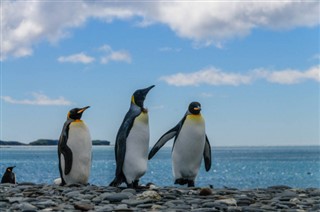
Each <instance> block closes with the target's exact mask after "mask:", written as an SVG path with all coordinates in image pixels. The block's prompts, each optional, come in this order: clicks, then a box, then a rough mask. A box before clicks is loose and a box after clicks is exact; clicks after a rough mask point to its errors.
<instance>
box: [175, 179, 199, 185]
mask: <svg viewBox="0 0 320 212" xmlns="http://www.w3.org/2000/svg"><path fill="white" fill-rule="evenodd" d="M174 184H179V185H185V184H188V187H194V180H188V179H183V178H179V179H176V181H174Z"/></svg>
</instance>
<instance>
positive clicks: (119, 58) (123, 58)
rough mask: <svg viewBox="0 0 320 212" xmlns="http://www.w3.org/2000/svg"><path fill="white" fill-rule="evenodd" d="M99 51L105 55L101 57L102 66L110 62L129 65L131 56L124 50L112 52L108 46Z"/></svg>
mask: <svg viewBox="0 0 320 212" xmlns="http://www.w3.org/2000/svg"><path fill="white" fill-rule="evenodd" d="M99 50H100V51H103V52H105V53H106V55H105V56H103V57H101V60H100V62H101V63H102V64H107V63H109V62H110V61H115V62H126V63H131V55H130V53H129V52H127V51H125V50H119V51H114V50H113V49H112V48H111V47H110V46H109V45H103V46H102V47H100V48H99Z"/></svg>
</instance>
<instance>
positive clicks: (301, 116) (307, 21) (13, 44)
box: [0, 1, 320, 146]
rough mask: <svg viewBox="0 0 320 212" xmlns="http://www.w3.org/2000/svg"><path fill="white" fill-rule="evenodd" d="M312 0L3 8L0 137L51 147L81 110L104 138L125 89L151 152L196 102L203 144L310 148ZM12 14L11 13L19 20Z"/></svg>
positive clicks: (315, 31)
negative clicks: (141, 93) (135, 101)
mask: <svg viewBox="0 0 320 212" xmlns="http://www.w3.org/2000/svg"><path fill="white" fill-rule="evenodd" d="M319 9H320V4H319V2H318V1H308V2H307V3H306V2H304V3H301V2H300V1H286V2H277V1H263V2H256V1H244V2H237V1H215V2H214V1H202V2H194V1H172V2H171V1H170V2H168V1H162V2H159V1H152V2H149V1H134V2H131V1H118V2H117V3H114V2H113V1H112V2H111V1H103V2H97V1H90V2H89V1H64V2H56V1H1V14H2V15H1V131H0V132H1V135H0V139H1V140H16V141H22V142H25V143H28V142H31V141H34V140H36V139H39V138H49V139H58V137H59V135H60V131H61V128H62V125H63V123H64V121H65V119H66V114H67V112H68V111H69V110H70V109H72V108H74V107H83V106H87V105H90V106H91V108H90V109H88V110H87V111H86V112H85V114H84V115H83V120H84V121H85V122H86V123H87V125H88V126H89V128H90V131H91V134H92V138H93V139H103V140H105V139H106V140H110V141H111V142H114V140H115V136H116V133H117V130H118V128H119V126H120V124H121V122H122V120H123V117H124V115H125V113H126V112H127V110H128V108H129V105H130V98H131V95H132V93H133V92H134V91H135V90H136V89H139V88H144V87H147V86H150V85H153V84H154V85H156V87H155V88H154V89H152V90H151V91H150V93H149V94H148V96H147V99H146V102H145V106H146V107H147V108H148V109H149V122H150V145H153V144H154V143H155V142H156V141H157V139H158V138H159V137H160V136H161V135H162V134H163V133H164V132H166V131H167V130H169V129H171V128H172V127H173V126H175V125H176V123H177V122H178V121H180V119H181V118H182V116H183V115H184V113H185V112H186V109H187V107H188V104H189V103H190V102H191V101H199V102H200V103H201V104H202V114H203V116H204V118H205V120H206V130H207V134H208V137H209V139H210V142H211V145H212V146H231V145H237V146H238V145H241V146H242V145H254V146H259V145H264V146H268V145H319V140H320V139H319V137H320V136H319V118H320V117H319V82H320V65H319V60H320V51H319V45H320V40H319V39H320V31H319V30H320V28H319V23H320V17H319ZM17 11H20V12H19V13H17Z"/></svg>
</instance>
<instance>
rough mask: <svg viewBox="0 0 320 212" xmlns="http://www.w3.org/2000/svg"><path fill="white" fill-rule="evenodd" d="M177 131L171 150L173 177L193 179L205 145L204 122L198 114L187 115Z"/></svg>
mask: <svg viewBox="0 0 320 212" xmlns="http://www.w3.org/2000/svg"><path fill="white" fill-rule="evenodd" d="M189 116H192V117H187V118H186V120H185V122H184V124H183V127H182V129H181V131H180V133H179V136H178V138H177V140H176V142H175V145H174V149H173V152H172V167H173V176H174V178H175V179H179V178H184V179H189V180H194V179H195V178H196V176H197V174H198V171H199V168H200V165H201V160H202V157H203V151H204V145H205V123H204V120H203V118H202V117H201V116H200V115H198V116H194V115H189Z"/></svg>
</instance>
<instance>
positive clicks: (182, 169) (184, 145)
mask: <svg viewBox="0 0 320 212" xmlns="http://www.w3.org/2000/svg"><path fill="white" fill-rule="evenodd" d="M200 111H201V105H200V103H199V102H191V103H190V105H189V107H188V110H187V112H186V114H185V115H184V117H183V118H182V120H181V121H180V122H179V123H178V124H177V125H176V126H175V127H174V128H172V129H170V130H169V131H168V132H166V133H165V134H164V135H162V136H161V137H160V139H159V140H158V141H157V143H156V144H155V145H154V146H153V148H152V149H151V151H150V153H149V157H148V158H149V160H150V159H151V158H152V157H153V156H154V155H155V154H156V153H157V152H158V150H159V149H160V148H161V147H162V146H163V145H164V144H165V143H166V142H167V141H169V140H170V139H172V138H173V137H175V139H174V144H173V148H172V171H173V176H174V179H175V182H174V183H175V184H180V185H184V184H188V187H193V186H194V181H195V178H196V177H197V175H198V171H199V168H200V164H201V160H202V158H204V164H205V169H206V171H209V170H210V168H211V146H210V143H209V140H208V137H207V135H206V132H205V121H204V119H203V117H202V116H201V113H200Z"/></svg>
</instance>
